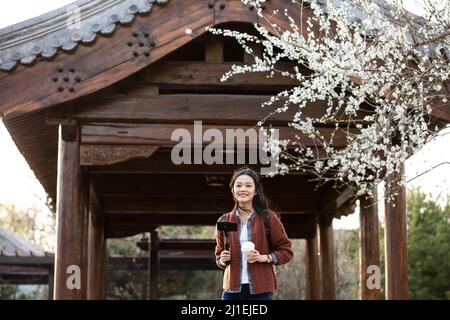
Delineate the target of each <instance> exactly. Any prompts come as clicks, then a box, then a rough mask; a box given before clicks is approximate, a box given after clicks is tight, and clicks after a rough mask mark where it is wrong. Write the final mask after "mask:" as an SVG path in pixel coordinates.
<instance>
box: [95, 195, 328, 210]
mask: <svg viewBox="0 0 450 320" xmlns="http://www.w3.org/2000/svg"><path fill="white" fill-rule="evenodd" d="M304 199H305V201H301V200H299V199H298V197H296V196H290V195H287V196H281V195H280V196H276V197H272V199H271V200H272V201H273V202H274V203H276V204H277V208H278V211H280V212H297V213H304V214H307V213H316V212H318V210H319V201H308V197H304ZM316 200H317V199H316ZM233 205H234V202H233V199H232V197H231V195H222V196H220V195H215V196H205V195H200V194H197V195H196V194H192V195H187V196H171V195H167V196H161V195H158V196H152V195H145V196H141V197H137V196H134V197H133V196H132V195H129V196H126V197H123V196H120V195H117V196H107V197H104V198H103V211H104V212H105V213H106V214H114V213H122V214H123V213H137V214H139V213H143V214H145V213H149V212H153V213H158V212H160V213H164V212H180V213H182V212H187V213H188V212H198V213H201V212H205V211H206V212H211V211H217V212H220V211H223V210H224V208H232V207H233Z"/></svg>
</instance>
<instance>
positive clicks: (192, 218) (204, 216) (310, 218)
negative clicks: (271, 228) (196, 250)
mask: <svg viewBox="0 0 450 320" xmlns="http://www.w3.org/2000/svg"><path fill="white" fill-rule="evenodd" d="M222 213H223V210H220V211H217V212H209V213H206V212H184V213H180V212H173V213H171V212H165V213H148V214H142V213H139V214H131V213H127V214H109V215H108V218H107V221H108V223H107V236H108V238H122V237H128V236H132V235H136V234H139V233H143V232H149V231H150V230H154V228H155V226H158V225H185V226H187V225H190V226H193V225H197V226H214V225H215V224H216V222H217V219H218V218H219V217H220V215H221V214H222ZM281 219H282V221H283V223H284V225H285V229H286V233H287V234H288V236H289V237H290V238H295V239H307V238H313V237H315V236H316V228H315V225H316V224H315V221H316V220H317V215H315V214H295V213H284V212H281Z"/></svg>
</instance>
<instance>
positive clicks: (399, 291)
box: [384, 165, 408, 300]
mask: <svg viewBox="0 0 450 320" xmlns="http://www.w3.org/2000/svg"><path fill="white" fill-rule="evenodd" d="M403 173H404V165H402V167H401V169H400V172H398V173H395V174H392V175H391V176H389V177H388V178H387V181H386V182H385V184H386V187H385V198H386V200H385V232H384V234H385V238H384V240H385V259H386V299H389V300H403V299H408V254H407V246H406V237H407V234H406V223H407V222H406V190H405V187H404V186H401V187H399V186H398V185H399V184H398V181H399V179H400V177H401V176H402V175H403ZM394 188H395V189H396V190H397V196H395V199H394V200H391V201H390V202H388V199H387V197H388V196H389V195H390V194H392V191H391V190H394Z"/></svg>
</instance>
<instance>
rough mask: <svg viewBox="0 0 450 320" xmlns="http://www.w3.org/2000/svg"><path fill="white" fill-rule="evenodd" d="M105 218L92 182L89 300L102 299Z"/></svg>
mask: <svg viewBox="0 0 450 320" xmlns="http://www.w3.org/2000/svg"><path fill="white" fill-rule="evenodd" d="M104 220H105V216H104V214H103V213H102V211H101V207H100V201H99V198H98V192H97V190H96V188H95V185H94V183H93V182H91V183H90V193H89V251H88V292H87V293H88V294H87V298H88V299H89V300H100V299H102V298H103V291H104V288H103V285H104V278H105V270H104V265H105V261H104V260H105V247H106V245H105V242H106V237H105V221H104Z"/></svg>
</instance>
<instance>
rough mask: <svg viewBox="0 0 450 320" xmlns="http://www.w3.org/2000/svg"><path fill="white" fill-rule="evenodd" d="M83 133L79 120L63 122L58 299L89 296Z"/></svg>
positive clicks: (59, 157)
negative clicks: (83, 191) (81, 147)
mask: <svg viewBox="0 0 450 320" xmlns="http://www.w3.org/2000/svg"><path fill="white" fill-rule="evenodd" d="M79 137H80V134H79V127H78V125H77V124H76V123H72V124H71V125H60V127H59V145H58V179H57V200H56V207H57V219H56V220H57V240H56V241H57V243H56V255H55V286H54V298H55V299H84V298H85V297H86V289H87V288H86V285H85V284H86V278H87V274H86V269H85V266H86V262H85V259H86V255H85V252H86V250H85V246H84V245H85V243H86V241H85V239H84V237H85V236H86V233H85V221H84V220H85V219H84V218H85V216H84V210H83V201H82V200H83V199H82V181H81V180H82V175H81V167H80V151H79V149H80V148H79V147H80V142H79V141H80V140H79V139H80V138H79Z"/></svg>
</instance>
